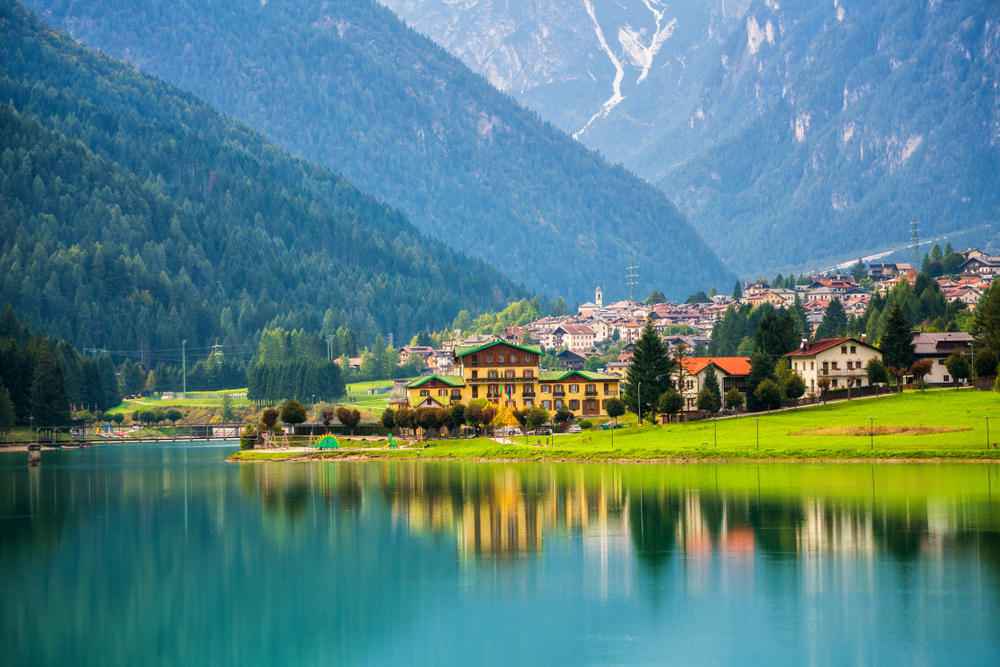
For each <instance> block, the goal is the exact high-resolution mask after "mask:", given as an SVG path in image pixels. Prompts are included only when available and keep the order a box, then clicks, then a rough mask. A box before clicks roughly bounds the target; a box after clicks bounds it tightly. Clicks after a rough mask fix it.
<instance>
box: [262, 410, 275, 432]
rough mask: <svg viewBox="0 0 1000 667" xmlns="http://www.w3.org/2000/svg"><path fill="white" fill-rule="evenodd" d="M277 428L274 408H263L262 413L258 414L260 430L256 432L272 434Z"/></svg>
mask: <svg viewBox="0 0 1000 667" xmlns="http://www.w3.org/2000/svg"><path fill="white" fill-rule="evenodd" d="M277 426H278V411H277V410H275V409H274V408H264V410H263V412H261V413H260V428H259V429H258V431H260V432H264V431H269V432H272V433H273V432H274V431H276V430H277Z"/></svg>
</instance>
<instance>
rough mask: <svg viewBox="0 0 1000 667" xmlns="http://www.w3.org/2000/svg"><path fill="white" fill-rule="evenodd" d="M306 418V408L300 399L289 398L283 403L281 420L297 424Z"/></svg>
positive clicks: (293, 424)
mask: <svg viewBox="0 0 1000 667" xmlns="http://www.w3.org/2000/svg"><path fill="white" fill-rule="evenodd" d="M305 420H306V409H305V407H303V405H302V404H301V403H299V402H298V401H295V400H292V399H289V400H287V401H285V402H284V403H282V404H281V421H283V422H284V423H286V424H291V425H292V426H295V425H296V424H301V423H302V422H304V421H305Z"/></svg>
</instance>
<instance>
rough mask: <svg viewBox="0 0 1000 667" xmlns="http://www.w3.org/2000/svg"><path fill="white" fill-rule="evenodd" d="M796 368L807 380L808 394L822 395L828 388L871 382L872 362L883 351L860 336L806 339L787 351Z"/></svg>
mask: <svg viewBox="0 0 1000 667" xmlns="http://www.w3.org/2000/svg"><path fill="white" fill-rule="evenodd" d="M785 357H787V358H788V360H789V362H790V363H791V364H792V370H793V371H795V372H796V373H798V374H799V376H800V377H801V378H802V379H803V380H804V381H805V384H806V395H807V396H818V395H819V394H820V393H821V391H822V390H823V388H824V385H825V386H826V388H828V389H845V388H861V387H867V386H868V362H869V361H871V360H872V359H878V360H879V361H881V360H882V352H881V350H879V349H878V348H877V347H875V346H873V345H869V344H868V343H866V342H865V341H863V340H861V339H860V338H824V339H822V340H818V341H816V342H815V343H805V342H803V345H802V346H801V347H800V348H799V349H798V350H795V351H794V352H790V353H788V354H786V355H785Z"/></svg>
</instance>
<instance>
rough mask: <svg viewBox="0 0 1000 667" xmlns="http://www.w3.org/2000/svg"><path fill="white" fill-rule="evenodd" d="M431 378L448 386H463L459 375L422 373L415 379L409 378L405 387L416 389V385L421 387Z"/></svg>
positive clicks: (463, 383) (462, 380)
mask: <svg viewBox="0 0 1000 667" xmlns="http://www.w3.org/2000/svg"><path fill="white" fill-rule="evenodd" d="M431 380H438V381H440V382H443V383H444V384H446V385H448V386H449V387H464V386H465V380H464V379H463V378H462V377H461V376H459V375H423V376H421V377H418V378H417V379H416V380H410V381H409V382H408V383H407V384H406V388H407V389H416V388H417V387H422V386H424V385H425V384H427V383H428V382H430V381H431Z"/></svg>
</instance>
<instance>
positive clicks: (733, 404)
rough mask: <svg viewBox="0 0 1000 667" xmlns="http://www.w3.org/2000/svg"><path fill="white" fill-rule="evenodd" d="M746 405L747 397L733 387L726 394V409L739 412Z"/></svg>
mask: <svg viewBox="0 0 1000 667" xmlns="http://www.w3.org/2000/svg"><path fill="white" fill-rule="evenodd" d="M745 403H746V397H745V396H744V395H743V392H742V391H740V390H739V389H737V388H736V387H733V388H732V389H730V390H729V391H727V392H726V408H728V409H729V410H739V409H741V408H742V407H743V405H744V404H745Z"/></svg>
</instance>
